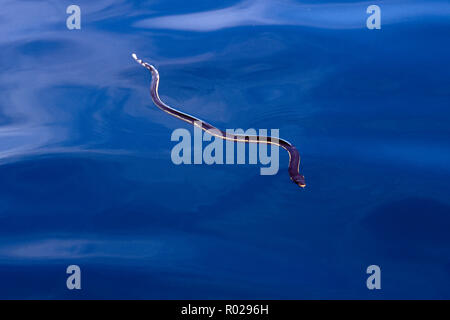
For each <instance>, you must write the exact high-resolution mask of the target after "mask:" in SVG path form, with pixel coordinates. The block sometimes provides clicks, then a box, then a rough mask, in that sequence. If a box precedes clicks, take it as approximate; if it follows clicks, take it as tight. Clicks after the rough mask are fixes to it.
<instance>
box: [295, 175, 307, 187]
mask: <svg viewBox="0 0 450 320" xmlns="http://www.w3.org/2000/svg"><path fill="white" fill-rule="evenodd" d="M292 181H293V182H294V183H295V184H297V185H298V186H299V187H302V188H304V187H306V182H305V177H304V176H303V175H302V174H298V175H296V176H295V177H293V178H292Z"/></svg>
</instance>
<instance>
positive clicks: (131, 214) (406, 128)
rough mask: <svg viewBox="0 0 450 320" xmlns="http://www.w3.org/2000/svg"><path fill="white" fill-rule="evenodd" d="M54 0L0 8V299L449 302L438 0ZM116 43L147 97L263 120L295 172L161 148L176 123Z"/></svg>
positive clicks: (445, 64)
mask: <svg viewBox="0 0 450 320" xmlns="http://www.w3.org/2000/svg"><path fill="white" fill-rule="evenodd" d="M70 4H72V3H71V2H67V1H56V0H55V1H17V0H14V1H13V0H4V1H2V5H1V8H2V9H1V11H0V95H1V97H2V98H1V99H0V181H1V184H0V298H20V299H35V298H37V299H78V298H89V299H90V298H115V299H117V298H123V299H130V298H132V299H247V298H249V299H250V298H251V299H348V298H356V299H398V298H401V299H417V298H424V299H429V298H437V299H450V233H449V230H450V200H449V194H450V186H449V184H448V179H449V178H450V165H449V164H450V126H449V120H450V108H449V106H450V104H449V102H450V81H449V78H450V62H449V56H450V42H449V38H450V3H449V2H448V1H444V0H436V1H425V0H419V1H416V0H411V1H397V0H392V1H369V2H359V1H358V2H356V1H355V2H354V1H345V0H341V1H331V0H329V1H293V0H283V1H275V0H267V1H265V0H261V1H258V0H255V1H251V0H250V1H248V0H245V1H222V2H218V1H201V0H191V1H181V0H174V1H166V0H164V1H162V0H156V1H148V2H145V3H144V2H143V1H132V0H123V1H119V0H117V1H111V0H100V1H84V0H83V1H76V3H75V4H77V5H79V7H80V8H81V29H80V30H68V29H67V27H66V19H67V17H68V16H69V14H67V13H66V8H67V6H69V5H70ZM372 4H376V5H378V6H379V7H380V9H381V29H380V30H369V29H368V28H367V27H366V19H367V18H368V17H369V14H367V13H366V9H367V7H368V6H369V5H372ZM132 52H136V53H137V54H138V56H139V57H141V58H143V59H144V60H145V61H148V62H151V63H153V64H154V65H155V66H156V67H157V68H158V70H159V72H160V75H161V84H160V94H161V97H162V99H163V100H164V101H166V102H167V103H168V104H170V105H172V106H176V107H178V108H179V109H181V110H183V111H185V112H188V113H191V114H193V115H195V116H198V117H199V118H202V119H204V120H206V121H208V122H210V123H213V124H215V125H217V126H218V127H220V128H244V129H246V128H258V129H259V128H267V129H271V128H278V129H280V136H281V137H283V138H285V139H287V140H289V141H291V142H292V143H293V144H295V145H296V146H297V148H298V149H299V151H300V153H301V156H302V169H303V173H304V175H305V177H306V179H307V180H306V181H307V187H306V188H305V189H304V190H302V189H300V188H298V187H297V186H296V185H294V184H292V183H291V182H290V180H289V176H288V173H287V164H288V155H287V154H286V152H284V151H283V150H281V151H280V157H281V159H280V170H279V172H278V174H277V175H274V176H261V175H260V174H259V166H255V165H180V166H176V165H174V164H173V163H172V161H171V160H170V152H171V149H172V147H173V146H174V144H175V143H174V142H172V141H170V135H171V133H172V131H173V130H174V129H177V128H186V129H189V130H191V132H192V128H190V126H189V125H188V124H185V123H183V122H181V121H179V120H178V119H175V118H173V117H170V116H169V115H167V114H165V113H164V112H162V111H161V110H159V109H157V108H156V107H155V106H154V105H153V103H152V102H151V100H150V95H149V92H148V86H149V83H150V75H149V74H148V72H147V71H146V70H145V69H143V68H142V67H140V66H139V65H138V64H136V63H135V62H134V61H133V60H132V59H131V53H132ZM71 264H76V265H79V266H80V268H81V270H82V289H81V290H68V289H67V288H66V278H67V277H68V275H67V274H66V268H67V266H68V265H71ZM373 264H375V265H378V266H380V268H381V286H382V288H381V290H368V289H367V287H366V279H367V277H368V274H367V273H366V268H367V267H368V266H369V265H373Z"/></svg>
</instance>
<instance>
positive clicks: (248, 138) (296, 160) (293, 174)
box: [132, 53, 306, 188]
mask: <svg viewBox="0 0 450 320" xmlns="http://www.w3.org/2000/svg"><path fill="white" fill-rule="evenodd" d="M132 56H133V58H134V60H136V62H137V63H139V64H140V65H141V66H143V67H144V68H146V69H148V70H149V71H150V72H151V75H152V82H151V84H150V94H151V97H152V100H153V102H154V103H155V105H156V106H157V107H158V108H160V109H161V110H163V111H165V112H167V113H168V114H170V115H172V116H174V117H177V118H178V119H180V120H183V121H185V122H187V123H190V124H192V125H193V126H196V127H198V128H200V129H202V130H203V131H207V132H208V133H209V134H211V135H214V136H216V137H218V138H221V139H223V140H230V141H235V142H244V143H266V144H273V145H277V146H279V147H282V148H283V149H285V150H286V151H287V152H288V153H289V169H288V172H289V176H290V178H291V180H292V181H293V182H294V183H296V184H297V185H298V186H300V187H302V188H304V187H305V186H306V183H305V177H304V176H303V175H302V174H300V173H299V166H300V155H299V153H298V150H297V148H295V146H293V145H292V144H291V143H290V142H289V141H286V140H284V139H280V138H274V137H269V136H260V135H256V136H252V135H240V134H230V133H227V132H225V131H222V130H220V129H217V128H216V127H214V126H213V125H211V124H209V123H207V122H205V121H203V120H200V119H198V118H196V117H194V116H191V115H189V114H187V113H184V112H181V111H179V110H177V109H174V108H172V107H169V106H168V105H166V104H165V103H164V102H162V101H161V99H160V98H159V94H158V86H159V73H158V70H156V68H155V67H154V66H153V65H151V64H148V63H146V62H144V61H142V60H141V59H138V58H137V56H136V54H134V53H133V54H132Z"/></svg>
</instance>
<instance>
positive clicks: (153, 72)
mask: <svg viewBox="0 0 450 320" xmlns="http://www.w3.org/2000/svg"><path fill="white" fill-rule="evenodd" d="M131 56H132V57H133V59H134V60H135V61H136V62H137V63H139V64H140V65H141V66H143V67H144V68H146V69H148V70H150V72H151V73H152V74H153V75H155V74H156V75H157V74H158V70H156V68H155V67H154V66H152V65H151V64H148V63H147V62H144V61H142V60H141V59H139V58H138V57H137V56H136V53H132V54H131Z"/></svg>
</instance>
